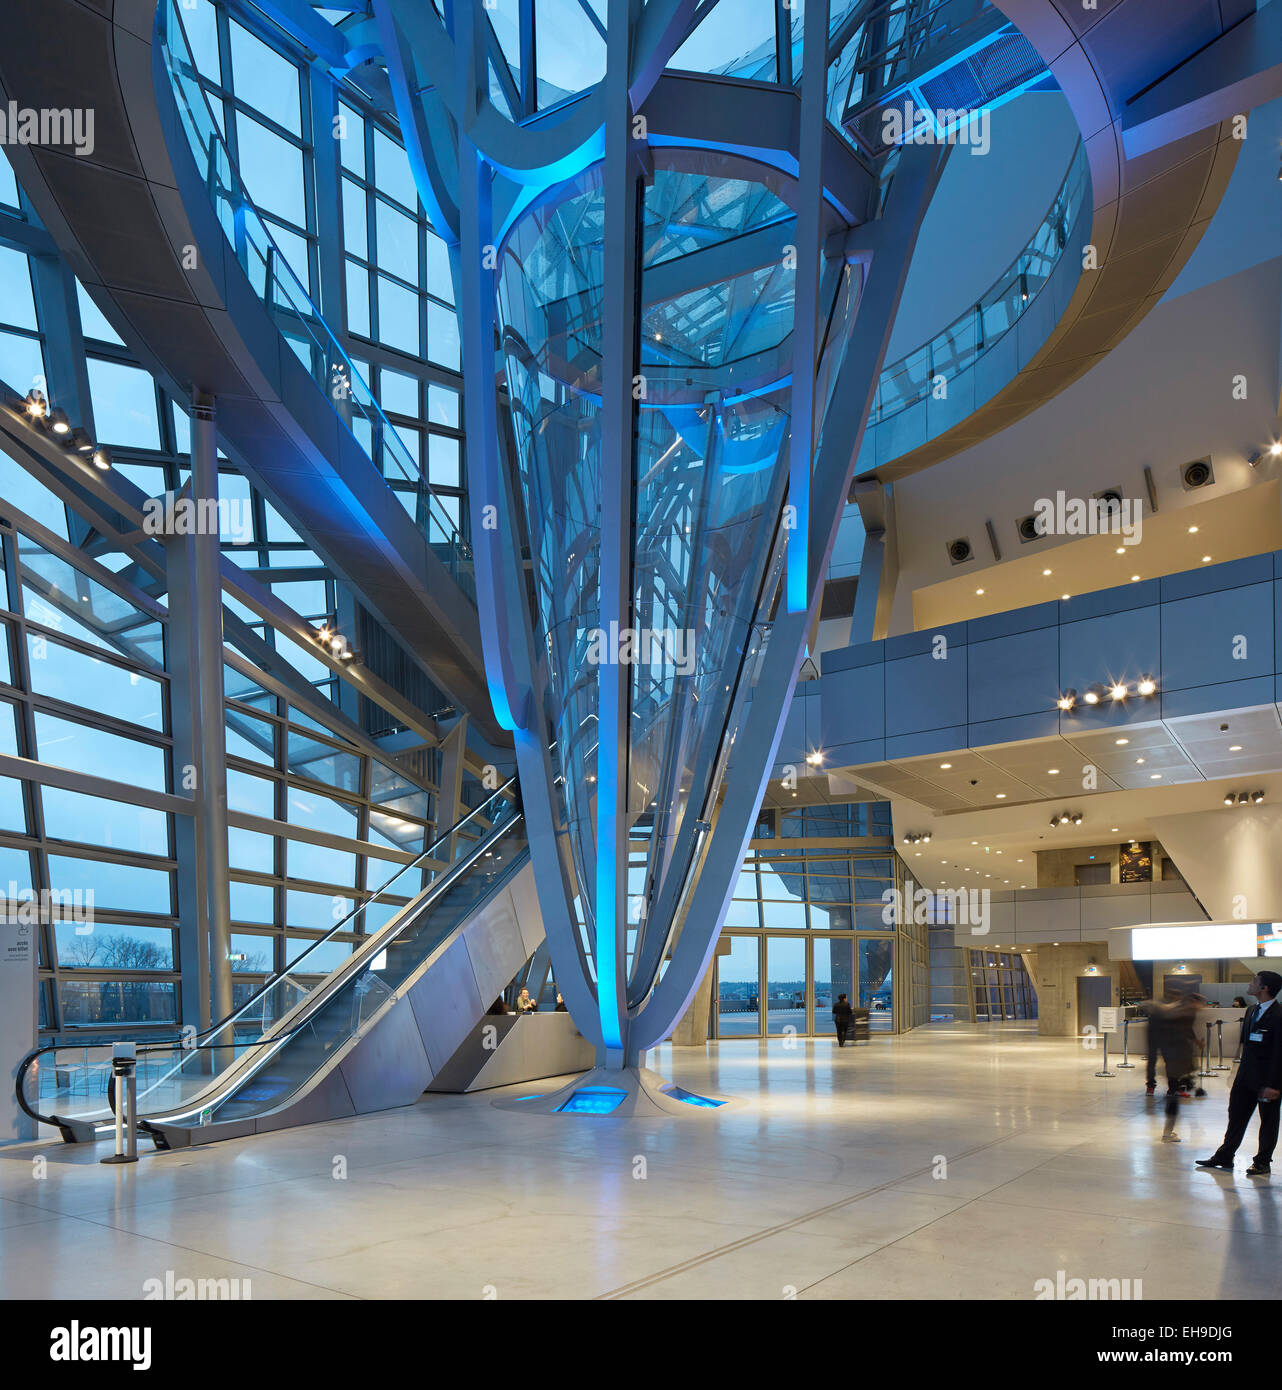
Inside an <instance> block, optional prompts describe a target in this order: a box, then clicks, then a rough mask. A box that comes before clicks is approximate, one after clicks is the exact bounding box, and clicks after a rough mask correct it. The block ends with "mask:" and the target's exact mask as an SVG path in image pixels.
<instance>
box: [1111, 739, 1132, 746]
mask: <svg viewBox="0 0 1282 1390" xmlns="http://www.w3.org/2000/svg"><path fill="white" fill-rule="evenodd" d="M1113 741H1114V743H1116V744H1117V746H1118V747H1119V748H1125V747H1126V745H1127V744H1128V743H1129V742H1130V739H1129V738H1119V739H1114V740H1113Z"/></svg>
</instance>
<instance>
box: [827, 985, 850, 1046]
mask: <svg viewBox="0 0 1282 1390" xmlns="http://www.w3.org/2000/svg"><path fill="white" fill-rule="evenodd" d="M854 1016H855V1011H854V1009H852V1008H851V1007H850V1001H849V1000H848V999H847V998H846V996H845V995H844V994H839V995H838V996H837V1002H836V1003H835V1004H834V1005H833V1006H832V1022H833V1027H834V1028H836V1030H837V1046H838V1047H845V1045H846V1034H847V1033H849V1032H850V1021H851V1019H852V1018H854Z"/></svg>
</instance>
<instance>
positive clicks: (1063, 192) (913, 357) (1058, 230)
mask: <svg viewBox="0 0 1282 1390" xmlns="http://www.w3.org/2000/svg"><path fill="white" fill-rule="evenodd" d="M1089 185H1090V180H1089V165H1088V163H1087V159H1086V146H1085V144H1084V143H1083V142H1082V141H1081V140H1078V142H1077V146H1076V148H1075V149H1074V151H1073V155H1072V158H1071V159H1070V160H1069V162H1068V169H1067V171H1066V172H1065V174H1064V177H1063V179H1062V180H1061V181H1060V185H1059V188H1058V190H1057V191H1056V193H1055V197H1054V198H1053V199H1052V200H1051V205H1050V208H1049V209H1048V210H1047V212H1046V214H1045V216H1044V217H1043V218H1042V220H1041V221H1040V222H1039V223H1038V225H1037V229H1036V231H1035V232H1034V233H1033V235H1032V236H1031V237H1029V239H1028V241H1027V242H1026V243H1025V244H1024V247H1023V249H1022V250H1021V251H1020V253H1019V255H1017V256H1016V257H1015V258H1014V260H1012V261H1011V262H1010V264H1009V265H1007V267H1006V269H1005V270H1003V271H1002V273H1001V274H1000V275H999V276H998V277H997V278H996V279H995V280H994V281H993V282H992V284H991V285H990V286H989V287H988V289H987V290H986V291H985V292H984V294H983V295H981V296H980V298H979V300H978V301H977V302H976V303H975V304H974V305H972V306H971V308H969V309H967V310H966V311H965V313H962V314H959V315H958V316H957V317H956V318H955V319H954V320H953V321H952V322H951V323H950V324H948V326H947V327H946V328H943V329H941V330H940V331H939V332H938V333H936V334H935V335H934V336H933V337H932V338H930V339H928V340H927V341H926V342H925V343H922V344H921V345H920V346H919V347H915V348H914V349H913V350H912V351H911V352H908V353H905V354H904V356H903V357H901V358H900V359H899V360H898V361H897V362H892V363H891V364H890V365H889V366H887V367H885V368H883V369H882V373H881V376H880V377H879V378H878V381H877V392H876V396H875V397H874V400H873V407H872V410H871V412H870V413H869V416H868V424H869V426H870V427H871V426H873V425H876V424H879V423H881V421H883V420H891V419H893V418H894V417H895V416H896V415H899V414H901V413H902V412H903V411H905V410H909V409H911V407H913V406H914V405H917V404H918V403H919V402H920V401H923V400H925V399H926V398H927V397H928V396H929V395H930V392H931V390H932V384H933V379H934V375H935V371H934V361H935V352H936V349H937V348H938V349H941V350H942V349H943V348H944V347H945V345H947V346H948V350H949V351H950V352H953V353H954V354H957V353H958V349H957V347H956V340H957V339H958V338H959V337H963V336H964V335H965V334H966V332H967V330H968V329H970V330H972V331H975V341H974V342H973V343H972V345H971V347H970V348H969V349H965V348H963V349H961V350H960V351H961V353H966V352H969V355H968V356H966V357H965V358H964V360H959V361H958V363H957V365H956V368H955V372H954V374H957V373H960V372H962V371H965V370H967V369H968V368H970V367H972V366H974V364H975V363H976V362H977V361H979V359H980V358H981V357H983V356H984V354H985V353H987V352H988V351H989V350H990V349H991V348H993V347H995V346H996V345H997V344H998V343H999V342H1000V341H1001V340H1002V339H1003V338H1004V337H1005V336H1006V335H1007V333H1009V332H1010V331H1011V330H1012V329H1013V328H1014V327H1015V325H1016V324H1017V323H1019V321H1020V320H1021V319H1022V318H1023V317H1024V315H1025V314H1027V313H1028V311H1029V310H1030V309H1031V308H1032V306H1033V304H1034V303H1035V301H1036V299H1037V296H1038V294H1039V293H1040V292H1041V290H1042V288H1043V287H1044V286H1045V285H1046V284H1047V283H1048V282H1049V280H1050V275H1051V271H1052V270H1054V268H1055V267H1056V266H1057V265H1058V264H1059V263H1060V261H1061V259H1062V258H1063V256H1064V253H1065V252H1066V250H1067V249H1068V245H1069V237H1068V230H1069V228H1070V227H1071V226H1073V224H1074V223H1075V222H1076V220H1077V217H1078V215H1079V214H1080V213H1081V211H1082V208H1083V196H1084V194H1085V192H1086V191H1087V189H1088V188H1089ZM1048 232H1050V233H1052V234H1053V239H1052V243H1051V244H1050V245H1048V246H1046V247H1044V248H1043V252H1042V253H1043V254H1049V261H1048V264H1047V266H1046V272H1045V274H1044V275H1043V276H1042V278H1041V280H1040V282H1039V283H1038V284H1037V285H1036V286H1033V285H1032V284H1031V283H1029V282H1028V281H1027V279H1026V278H1024V279H1023V281H1022V283H1023V284H1024V286H1025V287H1026V288H1025V289H1024V290H1023V291H1022V292H1021V297H1020V299H1019V302H1018V304H1017V306H1016V312H1015V313H1014V314H1013V316H1012V317H1011V318H1010V320H1009V321H1008V322H1007V323H1006V324H1005V325H1004V326H1003V327H1002V328H1000V330H999V331H998V332H996V333H994V334H993V335H992V336H991V337H989V336H988V335H987V334H986V333H985V332H984V328H985V324H984V313H985V310H990V309H993V308H995V307H996V306H997V305H999V304H1001V303H1002V302H1003V301H1004V300H1005V299H1006V297H1007V295H1009V294H1010V292H1011V291H1012V290H1013V289H1015V288H1017V287H1019V286H1020V284H1021V277H1027V276H1028V274H1029V268H1028V262H1029V260H1030V258H1031V256H1032V255H1033V254H1034V252H1035V250H1036V248H1037V242H1038V240H1039V238H1042V237H1043V236H1045V235H1046V233H1048ZM923 354H924V358H923ZM923 360H924V361H925V362H926V364H927V370H926V373H925V376H924V379H923V381H922V384H921V385H920V386H919V387H918V388H917V391H916V393H915V394H914V395H912V396H911V397H908V398H903V399H901V398H899V397H896V399H895V402H894V404H893V406H892V407H891V408H887V406H886V402H885V394H884V393H885V392H887V391H888V390H889V389H890V388H891V385H892V383H893V382H894V381H895V379H896V377H906V376H910V374H911V370H912V368H913V367H920V365H921V362H922V361H923Z"/></svg>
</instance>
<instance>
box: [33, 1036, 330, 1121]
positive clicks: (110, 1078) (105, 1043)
mask: <svg viewBox="0 0 1282 1390" xmlns="http://www.w3.org/2000/svg"><path fill="white" fill-rule="evenodd" d="M306 1026H307V1025H306V1024H300V1025H299V1026H298V1028H297V1029H296V1030H295V1031H297V1032H301V1031H302V1030H303V1028H305V1027H306ZM119 1041H120V1039H119V1038H102V1039H96V1040H94V1041H92V1042H76V1043H73V1044H68V1043H65V1042H62V1043H59V1042H52V1043H42V1044H41V1045H40V1046H39V1047H33V1048H32V1049H31V1051H30V1052H28V1053H27V1055H26V1056H25V1057H24V1058H23V1059H22V1061H21V1062H19V1063H18V1071H17V1076H16V1078H15V1080H14V1092H13V1093H14V1098H15V1099H16V1100H17V1102H18V1108H19V1109H20V1110H21V1111H22V1112H23V1113H24V1114H25V1115H27V1116H29V1117H30V1118H31V1119H33V1120H35V1121H37V1122H38V1123H39V1124H42V1125H51V1126H53V1127H54V1128H56V1129H57V1130H58V1131H59V1132H60V1133H61V1134H62V1137H63V1138H64V1139H65V1140H67V1142H68V1143H71V1142H74V1138H73V1133H72V1125H73V1123H78V1124H84V1125H90V1124H96V1123H97V1122H96V1121H92V1120H81V1119H79V1117H73V1116H66V1117H64V1116H61V1115H45V1114H43V1113H42V1112H41V1111H39V1110H34V1109H32V1107H31V1105H30V1104H29V1103H28V1101H27V1094H26V1080H27V1073H28V1072H29V1071H30V1070H31V1068H32V1067H33V1066H34V1065H35V1063H36V1062H37V1061H38V1060H39V1059H40V1058H41V1057H43V1056H44V1054H45V1053H46V1052H58V1051H59V1050H60V1049H62V1048H64V1047H68V1046H73V1047H77V1048H85V1049H88V1048H91V1047H112V1046H114V1045H115V1044H116V1043H118V1042H119ZM264 1041H266V1039H265V1038H259V1039H257V1040H255V1041H253V1042H248V1043H239V1044H233V1043H196V1044H193V1045H192V1046H191V1047H190V1048H189V1049H188V1051H189V1052H198V1051H201V1050H203V1049H204V1048H208V1049H209V1050H210V1051H212V1050H213V1049H214V1048H215V1047H232V1046H240V1047H247V1048H248V1047H258V1046H260V1045H261V1044H262V1043H263V1042H264ZM172 1074H173V1073H172V1072H171V1073H170V1075H172ZM114 1077H115V1073H114V1072H109V1073H108V1075H107V1085H106V1091H105V1094H106V1097H107V1108H108V1109H109V1110H111V1111H112V1113H113V1114H114V1113H115V1101H114V1099H113V1097H114V1094H115V1082H114Z"/></svg>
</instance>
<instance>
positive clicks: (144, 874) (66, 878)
mask: <svg viewBox="0 0 1282 1390" xmlns="http://www.w3.org/2000/svg"><path fill="white" fill-rule="evenodd" d="M49 887H50V888H51V889H53V890H54V891H55V892H58V893H65V892H67V891H71V892H72V893H89V892H92V893H93V905H94V909H95V911H98V910H103V909H106V910H110V911H118V912H157V913H163V914H165V915H166V916H168V915H170V914H171V913H172V912H173V910H174V906H173V875H172V874H170V873H168V872H167V871H166V870H164V869H143V868H139V867H137V866H135V865H133V864H111V863H108V862H107V861H106V860H102V859H73V858H71V857H70V856H69V855H62V854H51V855H50V856H49Z"/></svg>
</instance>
